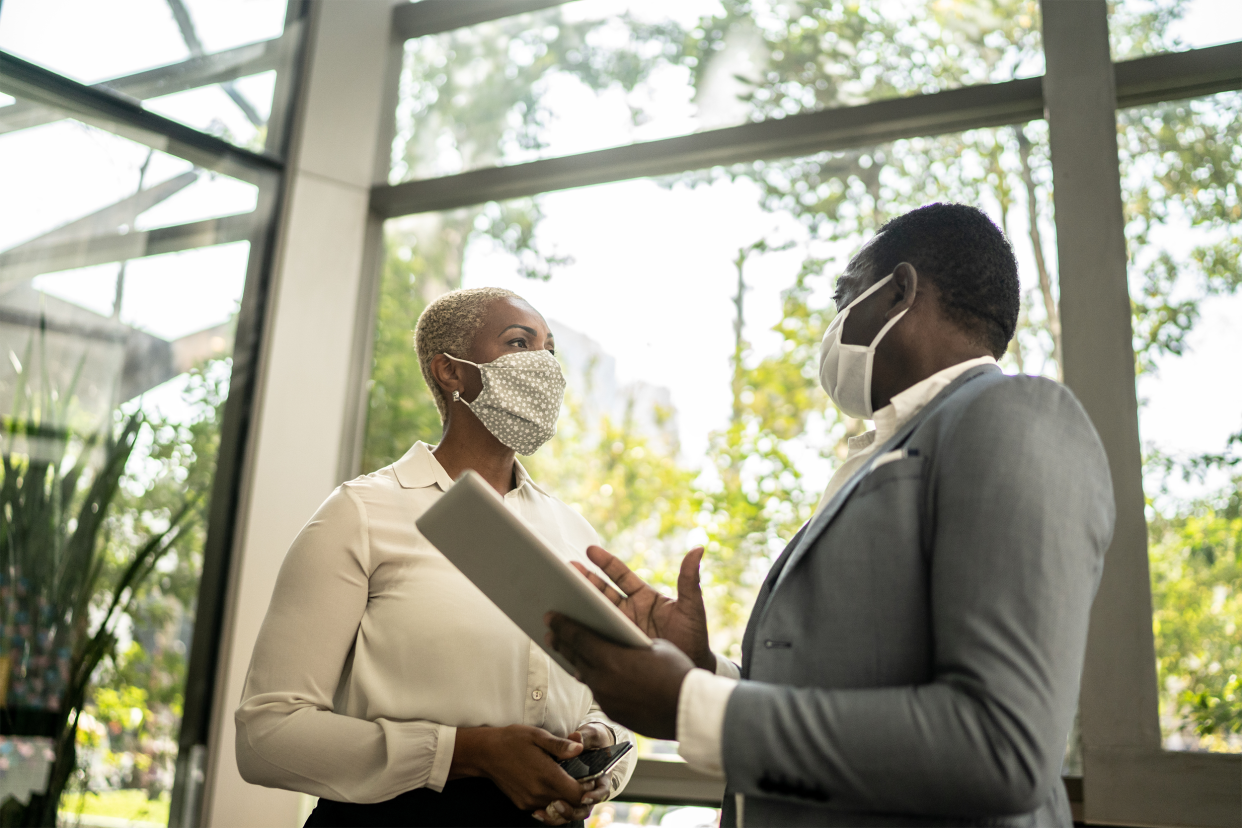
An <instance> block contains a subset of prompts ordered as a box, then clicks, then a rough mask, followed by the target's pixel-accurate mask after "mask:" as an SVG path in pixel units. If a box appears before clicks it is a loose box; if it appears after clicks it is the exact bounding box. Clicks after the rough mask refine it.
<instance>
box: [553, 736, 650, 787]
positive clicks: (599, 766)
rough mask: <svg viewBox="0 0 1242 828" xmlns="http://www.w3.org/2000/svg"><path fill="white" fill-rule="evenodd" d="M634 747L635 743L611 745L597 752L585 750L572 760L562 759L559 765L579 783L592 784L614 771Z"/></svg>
mask: <svg viewBox="0 0 1242 828" xmlns="http://www.w3.org/2000/svg"><path fill="white" fill-rule="evenodd" d="M632 747H634V743H633V742H622V743H621V744H619V745H609V746H608V747H605V748H598V749H596V750H584V751H582V753H579V754H578V755H577V756H575V757H573V758H572V759H562V760H561V761H560V762H558V763H557V764H559V765H560V766H561V767H562V768H564V769H565V773H567V774H569V775H570V776H572V777H573V778H574V779H577V780H578V781H579V782H590V781H592V780H594V779H599V778H600V777H601V776H603V775H604V774H606V773H608V771H610V770H612V768H613V766H614V765H616V764H617V763H618V762H620V761H621V757H622V756H624V755H625V754H626V753H628V752H629V750H630V748H632Z"/></svg>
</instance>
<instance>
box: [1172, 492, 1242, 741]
mask: <svg viewBox="0 0 1242 828" xmlns="http://www.w3.org/2000/svg"><path fill="white" fill-rule="evenodd" d="M1150 531H1151V573H1152V599H1153V603H1154V605H1155V608H1156V611H1155V615H1154V620H1153V624H1154V630H1155V634H1156V653H1157V665H1158V668H1159V679H1160V686H1161V689H1162V690H1163V693H1162V697H1161V708H1162V709H1161V719H1162V721H1163V723H1164V724H1165V727H1166V730H1168V731H1172V732H1173V733H1178V734H1179V735H1180V736H1182V737H1183V738H1184V740H1185V741H1186V742H1188V743H1190V744H1192V745H1198V746H1199V747H1205V748H1207V749H1210V750H1235V751H1236V750H1238V749H1239V747H1242V681H1240V679H1239V677H1240V676H1242V477H1235V478H1234V479H1233V481H1232V484H1231V486H1230V487H1229V489H1227V490H1226V491H1225V492H1224V493H1223V494H1222V496H1220V497H1218V498H1209V499H1205V500H1201V501H1199V502H1197V503H1193V504H1190V506H1189V508H1187V509H1185V510H1183V511H1179V512H1178V513H1177V514H1175V515H1174V516H1172V517H1170V518H1165V517H1159V516H1158V517H1157V519H1156V520H1154V521H1152V522H1151V529H1150ZM1167 735H1171V734H1167Z"/></svg>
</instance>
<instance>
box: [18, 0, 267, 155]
mask: <svg viewBox="0 0 1242 828" xmlns="http://www.w3.org/2000/svg"><path fill="white" fill-rule="evenodd" d="M286 6H287V3H286V2H285V0H142V1H141V2H134V3H129V4H127V5H126V6H125V7H124V12H123V13H119V10H118V8H117V7H115V6H113V5H110V4H107V3H95V2H89V0H6V2H5V3H4V4H3V9H2V10H0V49H3V50H5V51H7V52H11V53H12V54H15V55H17V56H18V57H21V58H24V59H26V60H29V61H32V62H34V63H37V64H40V65H41V66H45V67H47V68H49V69H52V70H54V71H56V72H59V73H61V74H63V75H66V76H68V77H70V78H73V79H74V80H77V81H81V82H83V83H89V84H99V85H101V86H104V87H106V88H108V89H111V90H113V91H115V92H119V93H121V94H123V95H126V96H128V97H130V98H135V99H137V100H139V101H142V102H143V104H144V105H145V106H146V107H148V108H149V109H151V110H153V111H155V112H158V113H160V114H161V115H165V116H167V117H169V118H172V119H174V120H177V121H181V122H182V123H185V124H188V125H189V126H192V127H194V128H196V129H200V130H203V131H204V132H208V133H211V134H213V135H217V136H219V137H221V138H224V139H225V140H228V141H230V142H232V143H234V144H237V145H239V146H244V147H247V148H250V149H254V150H256V151H261V150H263V149H264V143H265V138H266V133H267V121H268V117H269V115H270V112H271V107H272V98H273V90H274V86H275V73H276V70H277V69H282V68H283V67H281V66H279V65H278V63H279V58H280V50H279V48H278V46H279V38H280V37H281V34H282V32H283V30H284V17H285V9H286ZM32 108H33V107H30V106H23V107H21V108H19V110H17V111H10V112H8V113H5V112H4V110H2V109H0V132H3V131H7V130H6V124H7V125H9V127H10V128H11V127H12V125H14V124H16V123H17V122H18V121H19V120H20V121H21V123H22V125H24V126H30V125H31V123H30V122H31V120H32V119H41V120H50V119H52V118H53V117H56V116H55V115H54V113H52V112H50V111H48V110H44V109H38V110H37V111H29V110H30V109H32Z"/></svg>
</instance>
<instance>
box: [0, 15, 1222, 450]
mask: <svg viewBox="0 0 1242 828" xmlns="http://www.w3.org/2000/svg"><path fill="white" fill-rule="evenodd" d="M605 2H607V4H608V5H607V7H608V8H612V7H616V8H617V9H620V8H621V7H623V6H624V5H626V4H624V3H620V2H617V0H587V3H589V4H591V5H589V6H588V5H587V3H584V4H583V5H582V6H581V7H580V8H583V9H589V10H591V11H594V7H595V6H596V5H597V4H601V3H605ZM188 5H189V7H190V11H191V14H192V15H193V17H194V19H195V22H196V24H197V25H198V31H199V35H200V37H201V39H202V41H203V42H204V44H205V46H206V47H207V49H208V50H209V51H214V50H218V49H222V48H229V47H232V46H236V45H240V44H243V43H247V42H253V41H257V40H262V39H265V38H268V37H271V36H274V35H275V34H277V33H278V32H279V31H280V25H281V16H282V13H283V8H284V3H283V2H282V0H190V2H189V3H188ZM632 5H636V6H637V5H645V6H646V7H648V8H655V7H657V6H658V8H659V9H660V10H661V13H665V14H668V15H672V16H675V17H677V18H678V19H680V20H681V22H683V23H688V22H692V20H693V19H694V17H695V16H696V15H697V14H698V13H699V12H700V11H701V10H702V9H703V8H705V7H708V6H710V5H711V0H682V2H679V3H669V2H667V0H666V2H662V3H658V4H655V5H652V4H651V3H647V4H632ZM1189 7H1190V14H1189V15H1188V16H1187V19H1186V20H1185V21H1184V22H1183V23H1182V24H1180V29H1181V33H1182V35H1183V37H1184V38H1185V39H1186V40H1187V41H1188V42H1189V43H1190V44H1191V45H1196V46H1202V45H1210V44H1213V43H1218V42H1222V41H1228V40H1236V39H1242V2H1238V1H1237V0H1192V2H1191V3H1190V4H1189ZM571 8H572V7H571ZM0 48H2V49H6V50H9V51H12V52H15V53H17V54H19V55H21V56H23V57H26V58H28V59H31V60H35V61H37V62H40V63H43V64H44V65H47V66H50V67H53V68H56V69H57V70H59V71H63V72H65V73H66V74H69V75H70V76H72V77H75V78H77V79H79V80H83V81H87V82H94V81H98V80H100V79H104V78H108V77H112V76H116V75H118V74H124V73H127V72H132V71H136V70H140V69H144V68H149V67H152V66H157V65H160V64H164V63H168V62H172V61H176V60H181V59H184V58H185V57H186V56H187V52H186V49H185V46H184V44H183V43H182V42H181V39H180V36H179V34H178V32H177V29H176V27H175V24H174V22H173V19H172V16H171V14H170V13H169V11H168V8H167V5H166V4H165V2H164V1H163V0H112V2H109V3H106V4H105V3H98V2H96V1H95V0H4V4H3V11H2V13H0ZM239 85H240V86H241V87H242V89H243V91H244V92H245V93H246V94H247V95H248V96H249V97H250V98H251V100H252V101H254V102H255V104H256V106H258V107H259V109H260V110H261V111H266V109H267V107H268V106H269V105H270V95H271V85H272V78H271V76H270V74H269V75H267V76H260V77H256V78H254V79H249V80H243V81H241V82H240V84H239ZM550 94H551V96H552V97H551V101H552V104H553V109H554V111H557V112H561V113H565V114H564V115H563V117H561V118H559V119H558V120H557V121H555V122H554V123H553V125H552V126H551V129H550V132H549V135H548V138H549V140H550V141H551V142H552V145H553V149H554V151H555V152H558V153H564V152H572V151H577V150H579V149H581V148H584V147H596V146H600V145H601V143H600V137H599V136H600V134H601V133H606V134H608V135H610V136H615V140H608V141H606V142H605V144H609V143H611V144H620V143H625V142H627V141H629V140H633V139H635V138H649V137H654V135H648V134H647V133H646V132H639V133H634V132H633V127H632V126H631V125H630V123H629V116H628V110H626V108H625V106H624V102H623V101H622V100H621V99H620V97H619V96H617V95H604V96H602V97H600V98H596V97H595V96H594V95H593V94H589V93H586V92H585V91H584V90H583V89H582V87H580V86H578V85H577V84H576V83H557V84H553V86H552V88H551V93H550ZM7 100H8V99H5V98H2V97H0V105H2V104H4V103H5V102H6V101H7ZM150 105H151V106H152V107H153V108H155V109H157V110H158V111H161V112H163V113H165V114H168V115H170V116H172V117H177V118H180V119H182V120H184V121H186V122H187V123H191V124H193V125H195V126H199V127H207V126H208V125H213V126H212V128H213V129H217V130H219V129H228V130H229V131H230V133H231V134H232V135H233V136H234V137H235V138H236V139H238V140H243V141H244V140H247V139H248V136H249V135H250V134H252V133H248V132H247V130H248V129H250V128H249V127H248V125H247V123H246V121H245V119H244V118H243V117H241V115H240V113H239V111H238V109H237V107H236V106H234V105H233V104H232V103H231V102H230V101H229V100H228V99H227V98H226V97H225V96H224V95H223V93H222V92H221V91H220V90H219V89H218V88H212V89H207V90H200V91H195V92H190V93H182V94H181V95H174V96H169V97H168V98H165V99H163V100H161V101H157V102H154V103H152V104H150ZM647 106H648V107H649V109H650V110H651V111H652V112H653V114H654V115H655V116H656V117H655V118H654V119H653V123H656V124H658V125H659V130H660V131H666V134H673V133H677V132H685V131H690V130H693V129H695V128H697V126H698V124H697V122H696V121H695V118H694V109H693V103H692V101H691V100H690V95H689V90H688V88H687V87H686V86H685V80H684V78H680V77H677V76H675V75H672V74H670V75H669V76H667V77H665V78H662V80H661V83H660V84H659V85H658V88H657V91H656V92H655V93H653V95H652V97H651V99H650V100H649V101H647ZM0 111H2V110H0ZM650 129H654V127H651V128H649V129H648V131H650ZM145 157H146V151H145V148H141V147H138V146H137V145H135V144H132V143H130V142H128V141H125V140H123V139H117V138H114V137H111V136H103V135H100V134H99V133H98V132H93V131H87V130H84V129H83V128H81V127H79V126H77V125H74V124H70V123H59V124H51V125H47V126H43V127H38V128H34V129H29V130H25V131H22V132H17V133H9V134H6V135H3V136H0V192H4V193H5V194H6V197H5V198H3V199H0V249H5V248H7V247H9V246H11V245H13V244H16V243H19V242H21V241H23V240H25V239H28V238H30V237H32V236H35V235H38V234H39V233H42V232H46V231H47V230H49V229H52V228H54V227H56V226H58V225H60V224H62V223H64V222H66V221H69V220H72V219H75V218H78V217H80V216H82V215H85V214H86V213H89V212H90V211H92V210H96V209H99V208H100V207H102V206H105V205H106V204H109V203H111V202H113V201H115V200H117V199H119V198H121V197H124V196H125V195H128V194H129V193H132V192H133V188H134V187H135V186H136V184H137V170H138V166H139V165H140V164H141V163H142V161H143V159H144V158H145ZM186 169H189V165H188V164H186V163H185V162H182V161H180V160H178V159H175V158H171V157H169V156H164V155H161V154H158V153H157V154H156V156H155V159H154V160H153V163H152V166H151V169H150V171H149V173H148V177H147V181H148V183H152V182H159V181H163V180H166V179H168V178H171V177H172V176H174V175H176V174H179V173H181V172H183V171H185V170H186ZM757 202H758V199H757V194H756V190H755V188H754V186H753V185H751V184H749V183H747V182H738V183H727V182H720V183H717V184H715V185H712V186H711V187H700V188H698V189H694V190H691V189H687V188H682V187H678V188H674V189H672V190H668V189H663V188H661V187H659V186H658V185H657V184H655V183H653V182H651V181H631V182H623V183H619V184H610V185H601V186H598V187H591V188H584V189H580V190H575V191H568V192H561V193H551V194H548V195H546V196H544V197H543V200H542V205H543V210H544V212H545V214H546V216H547V218H546V221H545V222H544V224H543V225H542V226H541V228H540V231H539V238H540V243H541V245H542V246H543V247H544V249H547V250H553V251H556V252H559V253H566V254H570V255H572V256H573V257H574V259H575V263H574V264H573V265H572V266H570V267H568V268H566V269H564V271H562V272H561V273H559V274H558V275H557V276H556V277H555V278H554V279H553V281H552V282H550V283H547V284H535V283H529V282H524V281H521V280H519V279H517V278H516V277H515V276H513V275H512V265H511V263H510V262H508V261H507V260H506V259H505V258H504V257H502V256H497V255H495V254H494V253H492V252H490V251H488V250H487V249H485V248H482V247H480V246H476V247H475V248H474V249H472V250H471V253H470V257H469V259H468V262H467V268H466V282H467V284H472V285H473V284H485V283H487V284H502V285H505V286H509V287H512V288H513V289H515V290H517V291H518V292H520V293H522V294H524V295H526V296H527V297H528V298H529V299H531V301H532V302H533V303H534V304H535V305H536V306H537V307H539V308H540V309H541V310H542V311H543V312H544V313H545V315H547V316H549V317H550V318H554V319H559V320H562V321H564V322H565V323H567V324H571V325H573V326H575V327H576V328H578V329H579V330H580V331H582V332H584V333H586V334H588V335H590V336H591V337H593V338H594V339H596V340H597V341H598V342H599V343H600V344H601V345H602V346H603V347H604V349H605V350H606V351H608V352H609V353H611V354H613V355H614V356H615V357H616V358H617V366H618V373H619V374H620V379H621V380H622V381H626V380H631V379H641V380H645V381H647V382H651V383H655V384H658V385H663V386H666V387H668V388H670V389H671V390H672V393H673V399H674V401H675V403H676V405H677V407H678V409H679V414H680V425H681V430H682V444H683V450H684V452H685V456H686V457H687V458H696V457H702V452H703V448H704V446H705V444H706V439H707V434H708V432H709V431H711V430H712V429H714V428H718V427H720V426H721V425H722V424H723V423H724V422H725V418H726V417H727V413H728V405H729V399H728V355H729V353H730V351H731V347H732V331H731V327H730V325H731V321H732V313H733V312H732V307H731V305H730V298H731V296H732V293H733V290H734V288H735V279H736V273H735V271H734V269H733V266H732V264H731V259H732V258H733V256H734V255H735V254H736V251H737V248H738V247H739V246H742V245H747V244H750V243H751V242H753V241H756V240H757V239H759V238H761V237H767V238H768V239H769V240H771V241H776V242H780V241H785V240H788V239H794V240H796V241H803V240H804V235H803V231H802V230H801V229H800V228H799V227H798V226H796V224H795V223H794V222H792V221H791V220H790V219H789V218H788V217H786V216H779V215H773V214H769V213H765V212H763V211H762V210H760V209H759V207H758V203H757ZM254 203H255V193H254V188H253V187H250V185H247V184H244V183H241V182H236V181H232V180H230V179H225V178H223V177H219V176H214V177H213V176H208V175H204V176H202V178H201V179H200V180H199V181H198V182H196V183H194V184H193V185H191V186H190V187H188V188H187V189H185V190H183V191H182V192H180V193H178V194H177V195H176V196H173V197H172V198H171V199H169V200H168V201H167V202H165V203H164V204H163V205H161V206H160V207H158V208H156V209H154V210H151V211H149V212H148V213H146V214H144V215H143V216H142V217H141V218H140V219H139V222H138V224H139V226H140V227H153V226H160V225H167V224H174V223H180V222H182V221H189V220H194V219H198V218H205V217H208V216H216V215H226V214H232V213H238V212H246V211H248V210H250V209H253V205H254ZM1023 230H1024V228H1021V227H1015V228H1014V236H1015V239H1014V241H1015V246H1016V247H1017V249H1018V251H1019V254H1020V257H1021V259H1022V266H1023V274H1022V275H1023V279H1024V281H1025V282H1026V283H1027V284H1029V283H1030V280H1031V279H1032V278H1033V269H1032V268H1031V267H1030V257H1029V246H1028V245H1027V243H1026V242H1025V240H1024V238H1023V236H1024V233H1022V231H1023ZM246 253H247V251H246V246H245V245H244V244H240V245H238V244H234V245H227V246H220V247H217V248H211V249H205V250H198V251H189V252H186V253H181V254H173V255H170V256H162V257H152V258H149V259H144V260H140V261H136V262H134V263H132V264H131V266H130V271H129V273H130V279H129V282H128V284H129V288H128V290H127V293H126V298H125V301H124V303H123V310H124V318H125V319H126V320H127V321H129V322H131V323H132V324H135V325H138V326H140V327H143V328H145V329H147V330H150V331H151V332H153V333H156V334H157V335H160V336H163V337H168V338H175V337H177V336H183V335H185V334H187V333H190V332H192V331H195V330H199V329H201V328H204V327H209V326H211V325H215V324H218V323H219V322H221V321H224V320H225V319H226V318H227V317H228V315H229V313H230V312H231V311H232V309H233V307H234V303H235V302H236V301H237V299H238V298H239V297H240V293H241V288H242V279H243V277H244V269H245V257H246ZM803 253H804V251H802V250H794V251H790V252H787V253H781V254H774V255H770V256H767V257H764V258H761V259H758V260H755V261H754V262H753V264H752V265H751V266H750V267H749V268H748V270H747V281H748V283H749V284H750V285H751V287H752V290H751V292H750V293H748V295H747V299H746V303H747V322H748V324H747V330H746V335H747V338H748V339H750V340H751V341H752V343H753V344H754V345H755V347H756V351H757V352H758V353H760V354H763V353H767V352H769V351H770V350H771V349H772V348H773V347H774V346H775V339H774V337H773V335H771V334H770V333H769V332H768V329H769V328H770V327H771V326H772V325H773V324H774V323H775V322H776V321H777V319H778V318H779V312H780V306H779V292H780V291H781V290H782V289H783V288H785V287H787V286H788V285H789V283H790V282H791V281H792V278H793V276H794V273H795V271H796V268H797V265H798V263H799V261H800V260H801V257H802V255H803ZM831 275H832V274H826V278H825V280H824V284H823V287H825V288H826V287H827V285H828V278H829V277H830V276H831ZM114 278H115V266H102V267H98V268H89V269H84V270H81V271H77V272H70V273H63V274H51V275H47V276H43V277H40V280H39V283H38V284H39V286H40V287H41V288H43V289H45V290H47V291H48V292H50V293H54V294H56V295H58V296H61V297H62V298H66V299H69V300H70V301H74V302H76V303H78V304H81V305H83V306H85V307H89V308H91V309H92V310H96V311H99V312H105V313H106V312H108V311H110V309H111V300H112V292H113V289H114V284H115V283H114ZM1239 318H1242V299H1237V298H1231V299H1218V300H1212V301H1211V302H1209V303H1208V305H1207V306H1206V309H1205V314H1204V319H1203V321H1202V322H1201V323H1200V326H1199V329H1198V330H1197V331H1196V333H1195V334H1194V336H1193V337H1192V339H1191V346H1192V347H1191V351H1190V353H1189V354H1188V355H1187V356H1186V357H1184V358H1181V359H1176V360H1168V361H1166V362H1165V363H1164V364H1162V365H1161V369H1160V372H1159V373H1158V374H1157V375H1156V376H1155V377H1151V378H1145V379H1144V380H1143V381H1142V383H1141V384H1140V394H1141V395H1142V397H1143V398H1145V399H1147V400H1148V403H1147V406H1146V407H1145V409H1144V411H1143V415H1142V434H1143V439H1144V440H1145V441H1151V442H1154V443H1156V444H1158V445H1160V446H1162V447H1164V448H1165V449H1166V450H1173V451H1206V450H1216V449H1219V448H1220V446H1221V445H1222V444H1223V441H1224V439H1225V437H1226V436H1227V435H1228V434H1229V433H1231V432H1232V431H1235V430H1237V429H1238V428H1239V427H1242V383H1238V382H1237V381H1236V377H1237V376H1238V368H1237V366H1236V364H1235V363H1236V359H1237V357H1236V355H1237V354H1239V353H1242V326H1238V325H1237V324H1236V320H1238V319H1239Z"/></svg>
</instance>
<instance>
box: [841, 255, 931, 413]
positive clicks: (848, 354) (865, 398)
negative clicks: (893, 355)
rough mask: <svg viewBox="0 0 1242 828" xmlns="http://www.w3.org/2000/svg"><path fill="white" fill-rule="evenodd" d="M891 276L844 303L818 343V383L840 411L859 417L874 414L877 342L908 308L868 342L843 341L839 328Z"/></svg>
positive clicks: (889, 321) (843, 326) (843, 325)
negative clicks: (855, 307) (819, 343)
mask: <svg viewBox="0 0 1242 828" xmlns="http://www.w3.org/2000/svg"><path fill="white" fill-rule="evenodd" d="M892 278H893V274H891V273H890V274H888V275H887V276H885V277H884V278H883V279H881V280H880V281H878V282H876V283H875V284H874V285H872V286H871V287H869V288H867V289H866V290H864V291H863V292H862V294H861V295H860V296H859V297H858V298H857V299H855V300H854V301H853V302H850V303H849V304H848V305H846V306H845V307H844V308H843V309H842V310H841V312H840V313H838V314H837V316H836V318H835V319H833V320H832V324H830V325H829V326H828V330H827V331H826V332H825V333H824V341H823V344H821V345H820V350H819V384H820V385H822V386H823V388H824V390H825V391H827V392H828V396H829V397H831V398H832V401H833V402H834V403H835V404H836V406H837V408H839V409H841V413H842V414H845V415H847V416H850V417H857V418H858V419H860V420H870V419H871V417H872V415H874V414H875V412H874V411H872V410H871V371H872V369H873V367H874V365H875V349H876V346H877V345H879V344H880V340H881V339H883V338H884V335H885V334H886V333H888V332H889V330H891V329H892V327H893V326H894V325H896V324H897V322H898V321H899V320H900V319H901V317H903V316H905V315H906V313H907V312H908V311H909V310H910V309H909V308H906V310H903V311H902V312H901V313H899V314H897V315H896V316H894V317H893V318H892V319H890V320H888V322H887V323H886V324H885V325H884V327H883V328H880V332H879V333H878V334H876V335H875V339H873V340H871V344H870V345H844V344H842V343H841V332H842V331H843V330H844V328H845V319H846V317H848V316H849V315H850V310H851V309H852V308H853V307H854V306H855V305H857V304H858V303H859V302H861V301H862V300H864V299H866V298H867V297H868V296H870V295H871V294H873V293H875V292H876V291H877V290H879V289H880V288H881V287H883V286H884V285H885V284H887V283H888V282H889V280H890V279H892Z"/></svg>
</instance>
